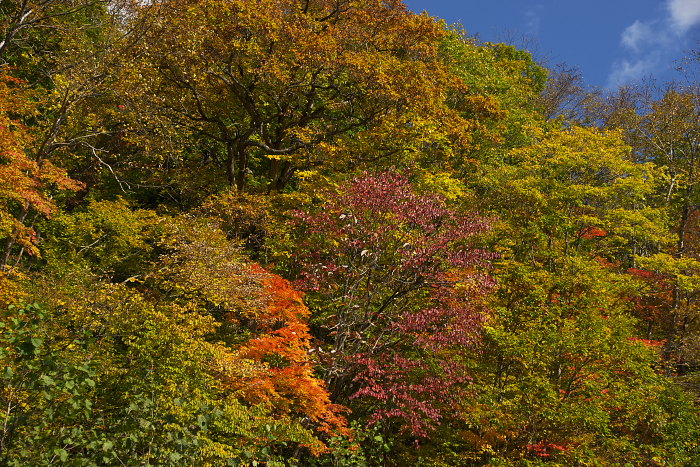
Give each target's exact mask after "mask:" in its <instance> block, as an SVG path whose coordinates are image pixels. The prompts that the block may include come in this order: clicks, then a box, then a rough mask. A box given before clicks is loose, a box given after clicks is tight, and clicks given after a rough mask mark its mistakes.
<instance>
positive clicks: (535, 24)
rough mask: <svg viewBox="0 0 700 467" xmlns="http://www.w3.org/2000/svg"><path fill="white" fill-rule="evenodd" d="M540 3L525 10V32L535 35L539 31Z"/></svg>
mask: <svg viewBox="0 0 700 467" xmlns="http://www.w3.org/2000/svg"><path fill="white" fill-rule="evenodd" d="M541 9H542V8H541V5H537V6H536V7H531V8H529V9H528V10H527V11H526V12H525V19H526V28H527V34H529V35H531V36H537V35H538V34H539V33H540V23H541V22H542V21H541V19H540V11H539V10H541Z"/></svg>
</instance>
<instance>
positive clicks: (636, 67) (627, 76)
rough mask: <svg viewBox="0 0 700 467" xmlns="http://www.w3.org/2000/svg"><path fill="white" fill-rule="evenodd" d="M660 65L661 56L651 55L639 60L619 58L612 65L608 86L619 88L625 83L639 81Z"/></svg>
mask: <svg viewBox="0 0 700 467" xmlns="http://www.w3.org/2000/svg"><path fill="white" fill-rule="evenodd" d="M658 66H659V56H658V55H655V54H654V55H651V56H648V57H644V58H641V59H638V60H632V61H630V60H619V61H617V62H615V63H614V64H613V66H612V71H611V72H610V74H609V75H608V84H607V87H608V88H610V89H614V88H617V87H619V86H621V85H623V84H626V83H629V82H632V81H638V80H640V79H642V78H644V77H646V76H648V75H650V74H652V73H653V71H654V70H655V69H656V68H657V67H658Z"/></svg>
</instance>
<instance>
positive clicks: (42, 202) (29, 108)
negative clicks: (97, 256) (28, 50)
mask: <svg viewBox="0 0 700 467" xmlns="http://www.w3.org/2000/svg"><path fill="white" fill-rule="evenodd" d="M35 109H36V107H35V106H34V105H33V103H32V102H31V100H30V92H29V90H27V89H26V87H25V83H24V82H23V81H22V80H18V79H16V78H12V77H10V76H8V75H4V74H3V75H0V239H2V240H4V242H5V245H4V248H3V249H2V251H1V252H0V254H1V255H2V256H0V271H5V270H7V269H8V268H9V267H12V266H14V265H16V264H17V263H18V262H19V261H20V259H21V258H22V256H23V255H24V254H25V253H27V254H29V255H32V256H37V255H39V250H38V247H37V245H38V239H37V233H36V231H35V230H34V226H35V223H36V221H37V219H38V218H39V217H40V216H50V215H51V214H52V213H54V212H55V211H56V209H57V206H56V204H55V201H54V200H53V199H52V195H51V194H52V192H55V191H59V190H78V189H80V188H81V186H82V185H81V184H80V183H78V182H76V181H74V180H71V179H70V178H69V177H68V175H67V174H66V172H65V170H62V169H60V168H58V167H56V166H55V165H53V164H52V163H51V162H50V161H48V160H47V159H45V158H35V157H32V155H31V153H28V151H27V148H28V147H30V146H31V145H32V138H31V136H30V134H29V132H28V130H27V128H26V126H25V125H24V124H23V123H22V122H21V121H20V120H18V119H17V118H16V117H15V116H16V115H22V116H28V115H32V114H33V113H34V112H35ZM13 255H14V257H13ZM13 260H14V261H13Z"/></svg>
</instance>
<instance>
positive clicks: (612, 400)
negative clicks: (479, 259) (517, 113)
mask: <svg viewBox="0 0 700 467" xmlns="http://www.w3.org/2000/svg"><path fill="white" fill-rule="evenodd" d="M552 126H554V125H552ZM552 126H550V128H549V129H545V130H535V133H534V143H533V144H532V145H530V146H523V147H519V148H515V149H513V150H511V151H510V152H509V153H508V154H506V156H505V157H504V158H503V161H504V162H503V163H501V164H493V165H490V166H489V165H484V166H483V167H482V170H483V171H484V172H483V175H482V177H481V178H479V179H478V180H479V183H480V184H479V185H476V184H475V185H476V186H475V187H474V189H475V190H477V193H479V194H480V195H481V197H480V198H479V200H480V201H481V202H482V203H483V204H482V209H484V210H485V211H487V212H490V213H492V214H493V215H497V216H499V219H500V221H499V222H498V223H496V224H495V226H494V229H493V233H494V236H493V239H492V241H494V242H495V244H496V245H495V246H494V249H497V250H498V251H500V252H502V256H501V258H499V259H498V260H497V261H496V262H495V264H494V270H493V275H494V277H495V278H496V280H497V281H498V284H499V285H498V288H497V290H496V293H495V295H494V296H493V297H492V301H491V302H490V306H491V307H492V308H493V311H494V312H493V318H492V319H491V320H489V322H488V323H487V324H486V325H485V326H484V333H483V339H482V341H481V342H482V343H483V346H482V347H480V348H479V349H478V350H480V353H478V354H475V355H479V358H475V359H474V360H473V367H472V374H473V375H474V380H475V387H474V390H475V391H476V394H477V397H476V402H475V403H474V405H471V406H470V410H468V411H467V420H468V421H467V424H466V425H467V427H468V428H467V429H466V430H465V432H464V434H463V435H461V436H459V437H458V439H459V442H460V443H463V446H464V449H465V450H466V451H470V450H471V451H472V452H474V453H475V458H476V459H479V460H480V461H481V462H494V463H496V462H528V461H529V462H537V460H544V459H551V460H553V461H555V462H562V463H565V464H573V463H576V462H603V463H615V462H622V461H630V460H633V461H634V462H639V463H650V462H656V460H657V459H660V458H673V459H676V460H675V461H674V462H688V461H689V460H688V459H691V458H692V455H693V454H692V453H691V452H690V450H689V449H688V448H687V446H679V445H678V444H676V441H677V440H680V439H688V437H692V424H693V423H694V422H693V418H692V415H690V412H688V410H689V409H679V407H688V406H687V404H688V400H687V398H686V397H685V396H684V395H683V393H682V392H681V391H679V390H678V388H676V387H674V386H673V385H672V384H671V382H669V381H668V380H666V379H665V378H664V377H663V375H662V374H660V373H659V372H658V371H657V370H656V369H655V367H657V366H658V359H659V354H658V346H657V344H659V343H658V342H653V341H641V340H640V339H638V338H637V332H636V331H637V330H636V321H635V319H634V318H632V316H631V312H632V311H633V310H632V305H633V303H632V301H631V300H630V295H632V294H633V293H634V292H635V289H636V287H637V286H636V285H635V281H634V280H633V279H632V278H631V277H630V275H628V274H627V270H628V268H629V267H631V266H633V265H634V264H635V263H634V262H635V258H636V256H635V255H638V254H640V253H641V252H644V251H650V250H653V248H655V247H656V246H657V245H659V244H662V243H663V242H664V241H665V238H666V230H665V222H664V221H665V218H664V211H663V209H660V208H658V207H657V206H655V205H654V203H653V201H654V197H655V196H656V195H657V193H658V192H657V190H658V187H659V186H660V185H661V184H662V183H663V182H664V181H665V177H664V174H663V172H662V171H659V170H658V169H657V168H656V167H655V166H654V165H652V164H648V163H647V164H642V163H637V162H634V160H633V155H632V153H631V149H630V148H629V147H628V146H626V145H625V144H624V142H623V141H622V139H621V137H620V134H619V133H615V132H601V131H598V130H595V129H586V128H579V127H575V126H572V127H571V128H569V129H561V128H556V127H554V128H552ZM504 193H507V194H508V195H507V196H504V195H503V194H504ZM678 411H681V412H683V413H684V414H688V416H687V417H686V416H681V417H676V415H675V414H676V413H678ZM674 456H677V457H674Z"/></svg>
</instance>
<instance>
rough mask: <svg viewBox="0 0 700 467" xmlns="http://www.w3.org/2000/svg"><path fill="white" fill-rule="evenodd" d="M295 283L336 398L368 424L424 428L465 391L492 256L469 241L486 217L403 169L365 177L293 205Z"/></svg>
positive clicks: (419, 432) (422, 432) (415, 431)
mask: <svg viewBox="0 0 700 467" xmlns="http://www.w3.org/2000/svg"><path fill="white" fill-rule="evenodd" d="M296 224H297V227H298V228H299V234H300V237H302V238H301V239H300V242H299V246H300V247H299V249H298V250H297V251H296V253H295V255H294V260H295V266H296V267H297V268H298V270H297V274H298V277H299V280H298V281H297V284H298V286H299V287H301V288H302V289H303V290H305V291H307V292H308V296H307V298H308V302H309V304H310V305H311V307H312V310H313V311H314V313H315V316H316V321H315V322H316V323H317V325H318V329H319V334H320V335H321V338H322V339H323V340H324V342H325V345H323V346H321V347H320V348H319V352H320V354H321V357H320V359H321V361H322V362H323V364H324V369H325V377H326V380H327V381H328V383H329V386H330V388H331V392H332V396H333V398H334V400H336V401H342V402H345V403H347V402H349V401H352V402H351V406H352V408H353V409H354V410H355V412H356V413H364V414H365V415H366V416H367V417H368V419H369V420H370V422H371V423H376V422H378V421H384V422H390V421H393V422H398V426H399V429H400V430H401V431H403V432H405V433H410V434H411V435H413V436H422V437H426V436H428V434H429V432H430V430H431V428H434V427H435V426H436V425H437V424H439V423H440V422H441V420H442V419H444V418H445V417H446V416H447V415H448V414H454V413H455V412H456V411H455V406H454V404H455V402H456V401H458V400H459V399H461V398H463V395H464V393H463V390H464V387H465V383H468V379H469V375H468V373H467V371H466V369H465V368H464V367H463V364H462V362H463V361H464V359H463V358H462V357H463V356H464V355H465V353H468V352H472V351H473V343H474V341H475V340H476V339H477V338H478V330H479V328H480V324H481V322H482V320H483V317H484V316H485V310H484V309H483V306H482V305H481V303H480V298H481V297H483V296H484V295H485V294H486V293H487V292H488V290H489V289H490V288H491V287H492V285H493V284H492V281H491V280H490V279H489V277H488V276H487V275H486V274H485V273H484V272H483V268H484V266H485V264H486V261H487V260H488V259H489V258H491V257H492V256H493V255H492V254H490V253H488V252H486V251H484V250H482V249H479V248H475V247H473V245H472V243H473V237H474V236H475V235H476V234H479V233H482V232H484V231H485V229H486V228H487V225H488V222H487V221H486V220H485V219H483V218H480V217H479V216H476V215H473V214H463V213H460V212H457V211H455V210H452V209H450V208H449V207H448V206H447V205H446V203H445V201H444V200H443V199H442V198H441V197H440V196H438V195H435V194H421V193H419V192H418V191H417V190H416V189H415V187H414V186H413V185H412V184H411V182H410V181H409V178H408V177H407V176H406V175H403V174H398V173H393V172H384V173H380V174H376V175H371V174H364V175H363V176H361V177H359V178H357V179H355V180H352V181H351V182H349V183H347V184H346V185H344V186H342V187H341V188H340V190H339V191H338V192H336V193H333V194H329V195H328V198H327V202H326V203H325V204H324V205H323V206H321V207H320V208H319V209H315V210H313V211H312V212H297V213H296Z"/></svg>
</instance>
